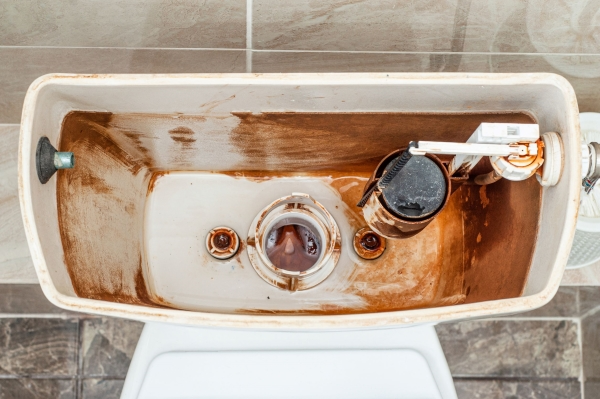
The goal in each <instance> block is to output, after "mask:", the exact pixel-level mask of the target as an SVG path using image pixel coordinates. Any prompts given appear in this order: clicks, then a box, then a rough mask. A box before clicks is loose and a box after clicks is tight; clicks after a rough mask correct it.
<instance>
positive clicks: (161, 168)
mask: <svg viewBox="0 0 600 399" xmlns="http://www.w3.org/2000/svg"><path fill="white" fill-rule="evenodd" d="M384 75H385V74H384ZM384 75H380V76H375V77H373V76H370V77H369V78H368V79H367V78H365V79H364V80H363V81H361V80H360V79H358V80H356V79H355V80H352V79H351V78H350V77H344V78H343V79H342V78H341V77H337V78H336V79H338V80H339V81H336V79H333V81H332V80H331V78H328V79H323V78H320V77H319V76H314V77H312V78H311V79H312V81H311V80H310V79H308V80H306V79H302V78H299V77H298V76H300V75H292V77H291V78H290V79H288V80H285V79H279V80H278V79H267V80H266V81H260V79H258V81H246V80H244V79H243V78H242V77H238V78H235V79H229V81H228V84H220V83H219V79H218V77H210V79H209V78H206V79H205V81H202V79H201V78H195V79H196V80H197V82H195V85H186V84H183V82H177V81H175V82H170V84H164V83H162V84H161V83H160V82H145V84H139V82H134V83H133V84H130V83H131V82H120V81H118V79H117V81H116V82H112V83H111V81H110V79H108V80H106V81H105V84H104V85H101V84H98V82H97V81H95V80H94V79H93V78H88V80H86V83H89V82H92V83H91V84H89V85H81V84H78V82H77V80H75V79H73V80H72V81H70V80H69V79H68V78H64V77H62V78H60V77H59V78H58V80H59V81H56V79H57V78H54V79H55V80H54V81H53V80H52V79H50V81H49V83H47V84H46V85H45V86H44V87H43V88H42V89H38V91H39V93H38V94H37V96H38V98H37V99H36V109H35V113H36V118H33V119H32V124H31V126H32V132H33V134H32V137H31V143H32V144H31V146H33V148H35V144H36V143H37V138H39V137H41V136H44V135H45V136H48V137H49V138H50V140H51V142H52V143H53V145H54V146H55V147H56V148H57V149H58V150H59V151H72V152H73V153H74V154H75V159H76V166H75V168H74V169H71V170H59V171H58V172H57V174H56V176H55V177H54V178H53V179H52V180H51V181H50V182H49V183H47V184H46V185H45V186H47V187H38V186H41V185H40V184H39V182H38V181H37V178H36V179H33V177H32V178H31V186H32V200H33V202H34V204H33V207H34V208H36V206H37V207H38V209H39V210H38V211H37V212H36V215H35V219H36V221H37V224H38V225H39V224H40V223H39V222H40V221H41V218H44V217H46V218H48V217H50V219H44V222H43V223H44V224H45V225H46V226H45V227H38V229H39V230H43V229H46V230H47V232H48V234H44V232H43V231H42V233H41V234H40V242H42V244H41V246H42V247H45V248H46V250H45V251H43V252H44V256H45V257H46V264H47V265H48V270H49V274H50V276H51V279H52V283H53V285H54V286H55V287H56V289H57V291H58V292H59V293H60V294H61V295H65V296H73V297H79V298H85V299H90V300H96V301H105V302H110V303H120V304H130V305H137V306H141V307H145V308H149V309H152V308H166V309H176V310H184V311H193V312H206V313H220V314H244V315H257V314H265V315H271V314H279V315H311V314H312V315H341V314H366V313H378V312H391V311H403V310H410V309H425V308H440V307H446V306H454V305H456V306H458V305H464V304H479V303H485V302H487V301H496V300H505V299H510V298H519V297H526V296H527V295H536V294H539V293H540V292H542V291H543V290H544V289H547V288H548V285H549V284H550V281H551V280H552V279H551V277H552V276H553V274H554V273H556V272H557V270H556V266H553V264H550V262H548V259H552V256H553V255H554V256H555V257H556V255H557V253H558V251H559V249H558V248H557V246H558V245H557V244H559V243H560V242H561V240H565V239H566V238H565V237H563V235H562V233H561V232H560V231H553V228H551V226H554V227H556V226H561V225H563V224H565V223H567V221H568V220H569V216H568V211H567V209H566V206H565V204H566V203H567V202H568V198H569V196H570V195H572V192H571V191H572V184H570V183H571V182H570V177H569V176H570V172H571V166H569V163H568V162H566V166H565V171H564V172H563V177H562V178H561V181H560V182H559V185H557V186H556V187H552V188H546V189H542V187H541V186H540V185H539V183H538V182H537V181H536V179H535V177H532V178H529V179H527V180H525V181H521V182H512V181H508V180H505V179H502V180H500V181H499V182H497V183H494V184H491V185H487V186H477V185H473V184H463V185H461V186H460V187H458V188H457V189H456V191H454V192H453V193H452V195H451V197H450V201H449V203H448V205H447V206H446V208H445V209H444V210H443V211H442V212H441V213H440V215H439V216H438V217H437V218H436V219H435V220H434V221H433V222H432V223H431V224H430V225H429V226H427V227H426V228H425V230H423V232H421V233H420V234H417V235H416V236H414V237H412V238H409V239H404V240H388V241H387V249H386V251H385V252H384V254H383V255H382V256H381V257H380V258H378V259H376V260H364V259H361V258H360V257H358V256H357V255H356V253H355V252H354V249H353V247H352V239H353V236H354V233H355V232H356V231H358V230H359V229H360V228H362V227H365V226H366V225H367V224H366V223H365V221H364V219H363V217H362V212H361V208H358V207H357V206H356V203H357V202H358V200H359V198H360V196H361V194H362V190H363V187H364V184H365V183H366V181H367V179H368V177H369V175H370V174H371V173H372V171H373V170H374V169H375V167H376V166H377V164H378V163H379V162H380V161H381V159H382V158H383V157H384V156H386V155H387V154H389V153H390V152H391V151H393V150H396V149H398V148H402V147H405V146H406V145H407V144H408V142H409V141H417V140H427V141H456V142H464V141H466V140H467V139H468V138H469V136H470V135H471V134H472V133H473V131H474V130H475V129H476V128H477V127H478V126H479V124H480V123H482V122H506V123H539V124H540V132H544V131H557V132H558V133H560V134H561V135H563V137H564V136H565V135H566V134H574V133H572V132H571V133H569V130H571V129H572V126H573V125H572V120H571V119H570V116H569V114H568V112H565V110H564V109H561V108H564V107H565V104H568V100H569V98H567V97H568V96H565V94H564V92H562V91H561V89H560V88H559V87H557V86H559V85H554V84H551V83H552V81H551V79H550V78H548V76H547V75H546V81H543V79H542V81H541V82H536V81H535V79H533V80H531V81H527V80H522V81H518V79H517V80H516V81H515V82H512V83H511V82H510V81H507V82H505V84H499V83H498V82H497V81H490V82H486V83H487V84H486V85H474V84H469V83H467V82H465V81H461V82H459V83H460V84H459V83H458V82H453V81H452V79H450V78H449V81H447V82H442V83H440V82H430V81H427V79H424V78H423V77H422V76H420V77H419V78H420V79H422V80H420V81H416V80H414V79H413V80H412V81H410V80H409V79H408V80H407V79H404V78H400V77H398V78H396V79H391V78H389V77H386V76H384ZM399 76H400V75H399ZM257 78H260V77H257ZM153 83H156V84H154V85H153ZM560 83H561V84H562V82H560ZM36 137H37V138H36ZM571 141H573V142H574V141H575V140H565V139H564V138H563V142H564V146H565V150H566V151H565V152H566V153H568V152H569V150H570V149H571V148H572V146H573V145H574V144H573V143H572V142H571ZM441 158H442V161H447V160H449V159H450V158H449V157H443V156H442V157H441ZM567 160H568V157H567ZM33 161H34V160H33ZM30 163H31V162H30ZM33 170H35V168H34V169H33ZM489 170H491V166H490V165H489V163H487V162H481V164H480V165H479V166H478V167H477V168H476V170H475V171H474V172H473V174H479V173H485V172H487V171H489ZM561 185H562V186H561ZM561 187H562V189H561ZM560 190H562V192H561V191H560ZM292 192H302V193H307V194H309V195H311V196H312V197H313V198H314V199H315V200H317V201H319V202H320V203H321V204H323V206H325V207H326V208H327V210H328V211H329V212H330V213H331V214H332V216H333V217H334V219H335V220H336V222H337V223H338V225H339V227H340V230H341V236H342V245H341V256H340V259H339V261H338V263H337V266H336V267H335V269H334V271H333V273H332V274H331V275H330V276H329V277H328V278H327V279H326V280H325V281H324V282H322V283H321V284H319V285H317V286H316V287H314V288H311V289H308V290H305V291H296V292H290V291H286V290H282V289H278V288H275V287H273V286H271V285H269V284H267V283H265V282H264V281H263V280H261V279H260V277H259V276H258V275H257V273H256V271H255V270H254V269H253V267H252V265H251V264H250V261H249V259H248V253H247V244H246V239H247V237H248V231H249V226H250V224H251V222H252V220H253V219H254V218H255V217H256V216H257V215H258V214H259V213H260V211H261V210H262V209H263V208H264V207H266V206H267V205H268V204H269V203H271V202H272V201H274V200H276V199H278V198H280V197H282V196H285V195H289V194H291V193H292ZM43 198H45V202H44V199H43ZM551 198H553V199H554V201H550V199H551ZM35 202H38V204H37V205H36V204H35ZM561 203H562V208H561ZM53 207H54V208H53ZM551 214H552V215H553V218H554V220H552V221H551V222H550V221H549V220H546V219H548V215H551ZM219 225H224V226H228V227H231V228H233V229H234V230H235V231H236V232H237V233H238V234H239V236H240V239H241V247H240V250H239V251H238V253H237V254H236V255H235V256H234V257H233V258H231V259H229V260H217V259H214V258H212V257H211V256H210V255H209V254H208V252H207V250H206V249H205V244H204V242H205V239H206V235H207V234H208V231H209V230H210V229H211V228H214V227H216V226H219ZM51 232H55V233H56V234H55V236H54V238H52V237H51V234H50V233H51ZM44 241H45V243H44ZM51 248H54V249H58V250H59V251H58V252H59V253H60V254H61V255H62V256H55V255H49V254H48V252H49V250H50V249H51ZM540 251H543V252H542V253H540ZM567 253H568V251H567ZM52 257H54V259H51V258H52ZM562 267H564V265H563V266H562ZM558 272H559V273H561V272H562V270H559V271H558ZM504 311H505V312H508V311H511V309H504Z"/></svg>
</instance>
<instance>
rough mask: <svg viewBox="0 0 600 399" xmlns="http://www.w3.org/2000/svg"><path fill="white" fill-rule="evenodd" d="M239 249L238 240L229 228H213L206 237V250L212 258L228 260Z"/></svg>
mask: <svg viewBox="0 0 600 399" xmlns="http://www.w3.org/2000/svg"><path fill="white" fill-rule="evenodd" d="M239 248H240V238H239V237H238V235H237V233H236V232H235V231H233V229H230V228H229V227H215V228H214V229H212V230H211V231H210V232H209V233H208V235H207V236H206V250H207V251H208V253H209V254H211V256H212V257H213V258H217V259H223V260H224V259H229V258H231V257H232V256H233V255H235V254H236V253H237V251H238V249H239Z"/></svg>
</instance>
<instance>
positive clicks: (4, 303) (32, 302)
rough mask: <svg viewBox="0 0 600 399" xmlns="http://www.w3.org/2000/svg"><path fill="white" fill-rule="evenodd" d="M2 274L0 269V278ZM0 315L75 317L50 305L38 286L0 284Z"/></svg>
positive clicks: (72, 313) (73, 313)
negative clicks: (57, 315)
mask: <svg viewBox="0 0 600 399" xmlns="http://www.w3.org/2000/svg"><path fill="white" fill-rule="evenodd" d="M0 251H1V249H0ZM2 272H3V271H2V270H1V268H0V276H1V273H2ZM2 277H4V276H2ZM0 313H4V314H7V313H8V314H10V313H37V314H42V313H47V314H66V315H77V313H75V312H69V311H67V310H63V309H61V308H58V307H56V306H54V305H53V304H51V303H50V301H48V299H46V297H45V296H44V293H43V292H42V289H41V287H40V285H39V284H0Z"/></svg>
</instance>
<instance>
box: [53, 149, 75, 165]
mask: <svg viewBox="0 0 600 399" xmlns="http://www.w3.org/2000/svg"><path fill="white" fill-rule="evenodd" d="M54 167H55V168H56V169H72V168H73V167H75V155H74V154H73V153H72V152H55V153H54Z"/></svg>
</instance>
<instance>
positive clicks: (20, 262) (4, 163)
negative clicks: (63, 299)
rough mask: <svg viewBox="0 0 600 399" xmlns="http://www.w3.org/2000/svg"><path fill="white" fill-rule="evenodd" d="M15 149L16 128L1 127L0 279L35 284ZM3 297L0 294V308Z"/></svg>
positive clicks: (16, 149) (16, 143)
mask: <svg viewBox="0 0 600 399" xmlns="http://www.w3.org/2000/svg"><path fill="white" fill-rule="evenodd" d="M0 68H1V67H0ZM0 91H1V89H0ZM0 101H2V100H0ZM18 148H19V125H5V126H2V125H0V215H2V222H1V223H0V277H1V279H2V282H16V283H23V282H37V276H36V274H35V269H34V268H33V263H32V261H31V257H30V256H29V246H28V245H27V239H26V238H25V230H24V229H23V221H22V219H21V207H20V205H19V192H18V182H17V179H18V176H17V157H18V155H19V154H18ZM2 297H3V294H2V293H1V292H0V306H1V303H2V301H3V298H2ZM0 311H1V310H0Z"/></svg>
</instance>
